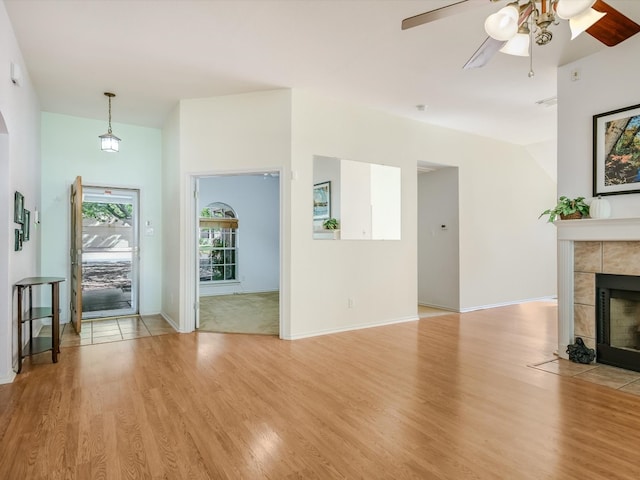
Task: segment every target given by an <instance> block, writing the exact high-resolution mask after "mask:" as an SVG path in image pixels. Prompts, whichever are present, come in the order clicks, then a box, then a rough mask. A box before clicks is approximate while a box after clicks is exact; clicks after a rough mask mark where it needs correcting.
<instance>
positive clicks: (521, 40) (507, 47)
mask: <svg viewBox="0 0 640 480" xmlns="http://www.w3.org/2000/svg"><path fill="white" fill-rule="evenodd" d="M529 42H530V38H529V34H528V33H520V32H518V33H517V34H516V36H515V37H513V38H512V39H511V40H509V41H508V42H507V43H505V44H504V47H502V48H501V49H500V51H501V52H502V53H506V54H507V55H516V56H518V57H528V56H529Z"/></svg>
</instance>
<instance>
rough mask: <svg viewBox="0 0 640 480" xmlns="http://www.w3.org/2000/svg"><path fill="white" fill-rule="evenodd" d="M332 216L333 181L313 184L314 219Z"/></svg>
mask: <svg viewBox="0 0 640 480" xmlns="http://www.w3.org/2000/svg"><path fill="white" fill-rule="evenodd" d="M330 217H331V182H322V183H317V184H315V185H314V186H313V219H314V220H325V219H327V218H330Z"/></svg>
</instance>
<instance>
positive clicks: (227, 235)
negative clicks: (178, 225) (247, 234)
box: [200, 202, 238, 282]
mask: <svg viewBox="0 0 640 480" xmlns="http://www.w3.org/2000/svg"><path fill="white" fill-rule="evenodd" d="M237 278H238V218H237V216H236V212H235V211H234V210H233V208H231V207H230V206H229V205H227V204H226V203H221V202H214V203H210V204H209V205H207V206H206V207H204V208H203V209H202V210H201V211H200V281H201V282H223V281H230V280H237Z"/></svg>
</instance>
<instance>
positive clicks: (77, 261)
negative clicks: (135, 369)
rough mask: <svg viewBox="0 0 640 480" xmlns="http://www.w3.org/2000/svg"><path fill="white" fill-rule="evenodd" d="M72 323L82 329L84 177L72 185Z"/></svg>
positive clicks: (76, 327)
mask: <svg viewBox="0 0 640 480" xmlns="http://www.w3.org/2000/svg"><path fill="white" fill-rule="evenodd" d="M69 253H70V256H71V305H70V312H71V323H72V324H73V328H75V330H76V333H80V331H81V329H82V177H76V180H75V182H73V184H72V185H71V248H70V252H69Z"/></svg>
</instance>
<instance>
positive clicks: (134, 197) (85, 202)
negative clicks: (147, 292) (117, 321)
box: [76, 186, 139, 319]
mask: <svg viewBox="0 0 640 480" xmlns="http://www.w3.org/2000/svg"><path fill="white" fill-rule="evenodd" d="M138 203H139V191H138V190H130V189H120V188H109V187H106V188H105V187H90V186H84V187H83V189H82V222H77V223H78V225H77V226H76V228H81V229H82V251H81V259H82V260H81V266H82V274H81V291H82V297H81V298H82V319H95V318H103V317H114V316H124V315H135V314H137V313H138V291H139V289H138V279H139V206H138Z"/></svg>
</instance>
